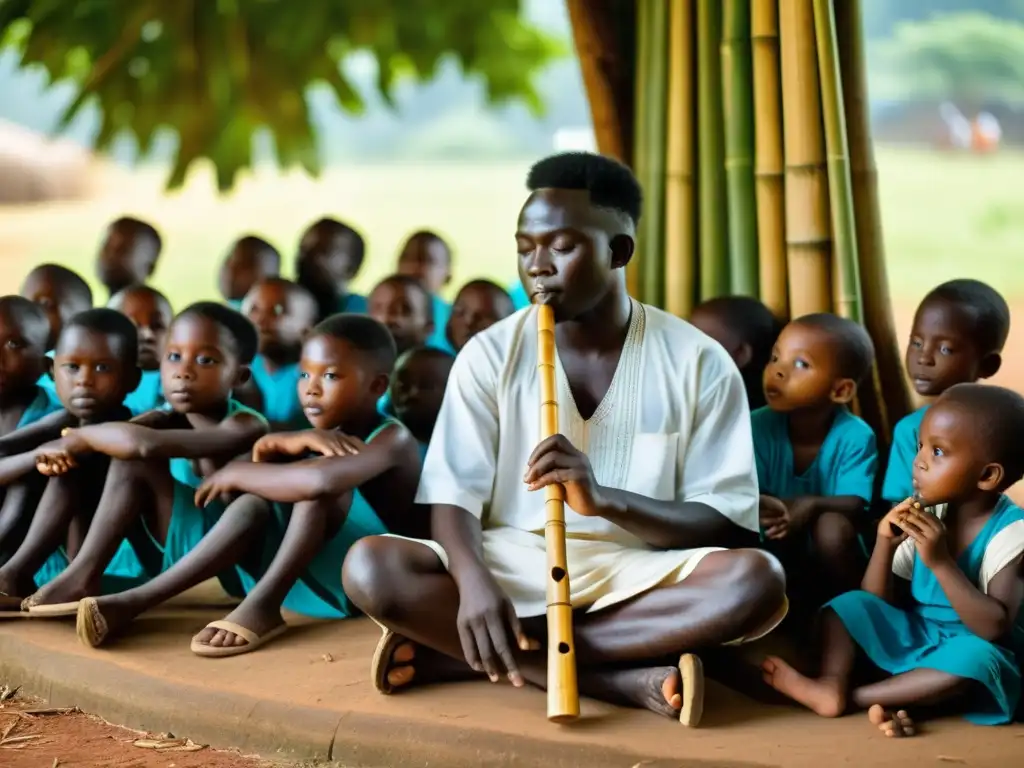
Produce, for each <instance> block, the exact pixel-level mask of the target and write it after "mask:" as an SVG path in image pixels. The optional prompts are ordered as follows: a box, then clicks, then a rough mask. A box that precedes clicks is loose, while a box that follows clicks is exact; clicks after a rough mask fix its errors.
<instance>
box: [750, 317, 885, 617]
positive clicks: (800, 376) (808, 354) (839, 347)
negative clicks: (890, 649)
mask: <svg viewBox="0 0 1024 768" xmlns="http://www.w3.org/2000/svg"><path fill="white" fill-rule="evenodd" d="M873 359H874V347H873V345H872V343H871V338H870V337H869V336H868V334H867V331H865V330H864V328H863V327H861V326H860V325H858V324H857V323H854V322H852V321H850V320H845V319H843V318H840V317H836V316H835V315H828V314H816V315H806V316H804V317H801V318H798V319H796V320H794V321H793V322H791V323H789V325H787V326H786V327H785V328H784V329H783V330H782V333H781V334H779V338H778V341H777V342H776V344H775V347H774V348H773V349H772V355H771V359H770V361H769V362H768V367H767V368H765V370H764V393H765V397H766V398H767V400H768V405H767V406H766V407H764V408H759V409H758V410H756V411H754V412H753V414H751V424H752V430H753V437H754V460H755V462H756V464H757V479H758V485H759V487H760V489H761V494H762V496H761V529H762V532H763V534H764V536H765V537H766V539H767V543H768V548H769V549H770V550H771V551H773V552H776V553H777V554H778V555H779V557H780V559H781V560H782V561H783V565H784V566H785V567H786V570H787V571H788V572H789V573H791V574H792V578H790V579H787V581H788V582H789V584H790V586H791V587H793V588H794V591H795V592H797V593H799V592H800V590H801V589H802V588H803V587H812V586H813V587H817V588H820V589H822V590H824V591H825V592H826V595H825V599H827V597H831V596H833V595H835V594H838V593H839V592H842V591H845V590H846V589H851V588H852V587H853V586H856V584H858V583H859V581H860V576H861V574H862V573H863V571H864V567H863V552H862V550H861V548H860V547H859V542H858V539H857V532H858V531H857V529H858V523H860V522H861V519H860V518H861V517H862V516H863V513H864V510H865V508H866V507H867V505H868V504H869V503H870V501H871V497H872V494H873V490H874V482H875V472H876V470H877V466H878V452H877V448H876V442H875V434H874V432H872V430H871V427H869V426H868V425H867V424H866V423H865V422H864V421H862V420H861V419H860V418H858V417H857V416H854V415H853V414H852V413H851V412H850V410H849V407H848V406H849V404H850V403H851V402H852V401H853V398H854V397H855V396H856V394H857V387H858V385H859V384H860V382H861V381H862V380H863V379H864V377H865V376H867V374H868V372H869V371H870V370H871V364H872V361H873ZM807 565H810V566H811V567H812V568H814V569H815V570H817V571H819V572H820V573H819V574H816V575H817V576H818V577H817V578H815V577H812V576H810V575H809V574H808V573H806V572H804V567H805V566H807ZM804 597H805V596H804V595H801V594H796V595H795V596H794V598H795V599H794V608H800V607H807V605H806V604H805V603H804V599H803V598H804ZM806 597H807V599H808V601H809V602H810V604H811V605H813V607H814V608H817V606H819V605H821V603H822V602H823V601H824V599H819V597H820V596H819V595H815V594H813V593H812V594H811V595H808V596H806Z"/></svg>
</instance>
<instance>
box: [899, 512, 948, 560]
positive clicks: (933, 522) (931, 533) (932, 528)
mask: <svg viewBox="0 0 1024 768" xmlns="http://www.w3.org/2000/svg"><path fill="white" fill-rule="evenodd" d="M899 526H900V527H901V528H902V529H903V530H904V531H906V532H907V536H909V537H910V538H912V539H913V540H914V544H915V546H916V547H917V556H918V557H920V558H921V562H923V563H924V564H925V565H927V566H928V567H929V568H930V569H934V568H935V566H937V565H941V564H942V563H944V562H947V561H950V560H952V559H953V556H952V555H951V554H950V552H949V543H948V541H947V539H946V526H945V525H943V524H942V521H941V520H939V518H937V517H936V516H935V515H933V514H932V513H931V512H926V511H925V510H923V509H919V508H918V507H916V506H911V507H910V508H909V510H908V511H907V513H906V514H905V515H904V516H903V519H902V521H901V522H900V523H899Z"/></svg>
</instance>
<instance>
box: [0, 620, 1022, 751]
mask: <svg viewBox="0 0 1024 768" xmlns="http://www.w3.org/2000/svg"><path fill="white" fill-rule="evenodd" d="M223 615H224V611H223V609H222V608H221V609H218V610H216V611H211V610H208V609H207V610H203V611H197V610H194V609H182V608H172V609H171V610H170V611H168V612H164V613H162V614H155V615H153V616H147V617H144V618H143V619H142V620H140V621H139V622H137V624H136V626H135V627H134V628H133V631H132V632H131V634H130V635H129V636H127V637H126V638H124V639H123V640H122V641H121V642H119V643H117V644H116V645H114V646H112V647H111V648H110V649H109V650H107V649H103V650H92V649H88V648H84V647H82V646H80V645H79V644H78V642H77V640H76V639H75V636H74V628H73V623H72V622H67V621H41V620H27V619H13V620H7V621H0V681H2V682H8V683H11V684H15V685H19V684H20V685H22V686H24V688H25V690H26V691H28V692H31V693H33V694H35V695H38V696H40V697H42V698H44V699H46V700H47V701H48V702H50V703H51V704H52V705H53V706H71V705H75V706H78V707H81V708H82V709H83V710H86V711H88V712H92V713H95V714H97V715H100V716H101V717H104V718H105V719H107V720H109V721H111V722H116V723H119V724H123V725H127V726H129V727H132V728H138V729H144V730H150V731H170V732H172V733H175V734H177V735H181V736H188V737H190V738H192V739H195V740H197V741H201V742H204V743H209V744H211V745H214V746H218V747H237V748H239V749H241V750H243V751H244V752H254V753H258V754H260V755H263V756H264V757H268V758H269V757H277V756H280V757H294V758H302V759H311V758H313V759H321V760H331V759H333V760H337V761H339V762H340V763H341V764H342V765H344V766H345V768H357V767H360V768H361V767H364V766H365V767H367V768H371V767H375V766H389V767H394V768H405V767H406V766H408V767H409V768H412V766H426V765H430V766H445V767H446V768H462V767H463V766H465V767H466V768H470V766H472V767H473V768H476V767H477V766H482V765H486V766H545V767H546V768H563V767H564V768H570V767H572V766H586V768H606V767H607V768H631V767H632V766H637V765H638V764H639V765H642V766H643V767H644V768H680V766H687V767H688V768H758V767H763V766H786V767H787V768H789V766H794V767H799V766H813V768H820V766H822V765H837V764H842V763H844V762H850V763H851V764H857V765H871V766H879V767H881V766H893V768H896V767H897V766H899V768H905V766H906V764H907V761H908V760H914V759H915V757H916V758H917V759H919V760H923V761H924V762H925V763H927V764H932V763H934V761H935V760H936V756H940V755H941V756H943V758H944V759H945V760H946V761H953V762H959V761H966V762H969V763H970V765H971V766H973V767H974V768H977V767H978V766H1000V767H1001V766H1006V765H1012V764H1016V762H1017V761H1019V758H1020V748H1021V745H1022V744H1024V727H1022V726H1010V727H1006V728H980V727H974V726H970V725H968V724H966V723H964V722H963V721H960V720H943V721H940V722H938V723H934V724H928V726H927V728H926V733H927V738H915V739H905V740H901V741H900V743H899V744H894V743H893V742H892V740H891V739H890V740H887V739H885V738H884V737H881V736H880V735H879V734H878V733H877V732H876V731H875V730H874V729H873V728H871V727H870V726H869V725H868V724H867V722H866V719H865V718H864V717H863V715H861V716H856V717H850V718H843V719H839V720H822V719H820V718H817V717H814V716H813V715H811V714H809V713H807V712H804V711H802V710H799V709H795V708H789V707H767V706H763V705H756V704H754V703H753V702H751V701H750V700H749V699H746V698H744V697H741V696H739V695H738V694H735V693H733V692H731V691H728V690H726V689H722V688H720V687H718V686H714V685H711V686H709V688H710V690H709V696H708V702H707V707H706V716H705V724H706V726H707V727H701V728H699V729H693V730H691V729H685V728H682V727H681V726H679V725H678V724H676V723H673V722H672V721H669V720H665V719H662V718H658V717H656V716H654V715H651V714H649V713H646V712H641V711H634V710H623V709H618V708H615V707H610V706H606V705H602V704H599V703H596V702H591V701H588V700H585V701H584V702H583V713H582V714H583V717H582V718H581V720H580V721H579V722H578V723H576V724H574V725H572V726H568V727H558V726H555V725H552V724H551V723H548V722H547V720H546V718H545V717H544V696H543V694H541V693H539V692H536V691H517V690H513V689H511V688H510V687H508V686H491V685H488V684H486V683H467V684H458V685H450V686H443V687H434V688H423V689H415V690H410V691H409V692H407V693H404V694H402V695H400V696H391V697H384V696H380V695H378V694H376V693H375V692H374V691H373V690H372V688H371V686H370V683H369V681H368V679H367V678H368V667H369V658H370V656H371V653H372V649H373V646H374V644H375V642H376V639H377V637H378V630H377V629H376V628H375V627H374V626H373V625H372V624H371V623H370V622H369V621H366V620H351V621H343V622H335V623H331V624H307V625H298V626H295V627H294V628H293V629H292V630H291V631H290V632H289V633H288V634H287V635H285V636H283V637H282V638H281V639H280V640H278V641H275V642H274V643H273V644H271V645H268V646H267V647H266V648H264V649H261V650H260V651H258V652H256V653H253V654H249V655H246V656H240V657H236V658H233V659H219V660H213V659H200V658H198V657H195V656H194V655H192V654H191V653H190V652H189V650H188V641H189V638H190V637H191V635H192V634H193V633H194V632H195V631H197V630H198V629H199V628H201V627H202V626H203V625H204V624H205V623H206V622H207V621H209V620H211V619H214V618H218V617H220V616H223Z"/></svg>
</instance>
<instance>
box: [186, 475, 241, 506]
mask: <svg viewBox="0 0 1024 768" xmlns="http://www.w3.org/2000/svg"><path fill="white" fill-rule="evenodd" d="M234 466H235V465H234V464H227V465H225V466H223V467H221V468H220V469H218V470H217V471H216V472H214V473H213V474H212V475H210V476H209V477H207V478H206V479H205V480H203V482H202V484H201V485H200V486H199V487H198V488H197V489H196V495H195V499H194V500H195V504H196V506H197V507H198V508H199V509H206V507H207V505H208V504H209V503H210V502H211V501H215V500H217V499H220V500H221V501H224V502H225V503H227V501H228V500H229V498H230V496H231V494H232V493H234V492H235V491H237V490H238V484H237V482H236V480H235V472H234Z"/></svg>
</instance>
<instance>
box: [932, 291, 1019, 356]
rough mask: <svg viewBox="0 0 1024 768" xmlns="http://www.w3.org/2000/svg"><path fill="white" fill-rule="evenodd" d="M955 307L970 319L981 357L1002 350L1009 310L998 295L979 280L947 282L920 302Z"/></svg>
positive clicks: (1006, 334) (1008, 329)
mask: <svg viewBox="0 0 1024 768" xmlns="http://www.w3.org/2000/svg"><path fill="white" fill-rule="evenodd" d="M932 301H944V302H947V303H949V304H953V305H955V306H956V307H957V308H959V309H961V310H963V311H964V313H965V314H967V315H968V316H969V317H970V318H971V322H972V328H971V336H972V337H973V339H974V341H975V343H976V344H977V345H978V346H979V347H980V352H981V353H982V354H984V355H988V354H992V353H998V352H1002V351H1003V345H1004V344H1006V338H1007V337H1008V336H1009V335H1010V307H1009V306H1008V305H1007V303H1006V299H1004V298H1003V297H1002V296H1001V295H1000V294H999V292H998V291H997V290H996V289H995V288H993V287H992V286H990V285H987V284H986V283H983V282H981V281H980V280H971V279H969V278H963V279H960V280H950V281H949V282H946V283H942V285H939V286H937V287H935V288H933V289H932V290H931V291H930V292H929V293H928V295H927V296H925V297H924V299H923V300H922V301H921V306H922V307H923V306H924V305H925V304H928V303H929V302H932Z"/></svg>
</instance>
